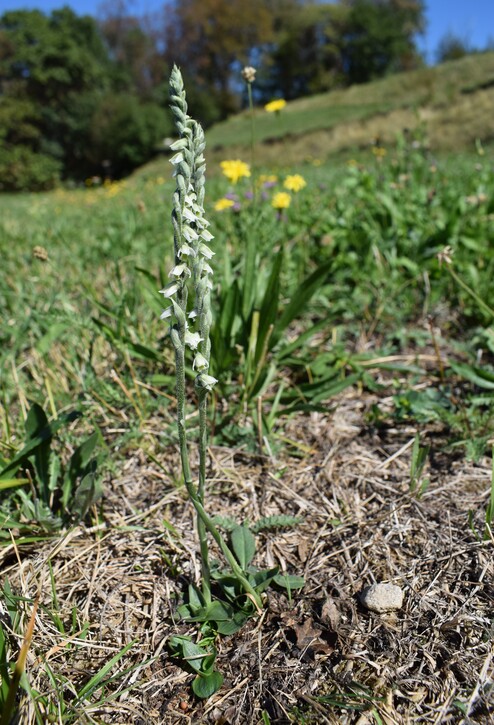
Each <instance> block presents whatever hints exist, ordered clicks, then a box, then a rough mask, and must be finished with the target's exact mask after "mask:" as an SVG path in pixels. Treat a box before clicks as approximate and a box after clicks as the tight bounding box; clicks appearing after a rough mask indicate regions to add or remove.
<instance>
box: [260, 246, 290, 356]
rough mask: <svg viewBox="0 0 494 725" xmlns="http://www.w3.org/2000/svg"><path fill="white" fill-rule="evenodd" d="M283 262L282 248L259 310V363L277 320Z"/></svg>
mask: <svg viewBox="0 0 494 725" xmlns="http://www.w3.org/2000/svg"><path fill="white" fill-rule="evenodd" d="M282 263H283V249H280V251H279V252H278V253H277V255H276V257H275V258H274V262H273V266H272V268H271V274H270V275H269V279H268V284H267V286H266V290H265V292H264V297H263V300H262V303H261V307H260V310H259V312H260V315H259V329H258V333H257V344H256V354H255V362H256V364H257V363H259V361H260V359H261V358H262V356H263V355H264V354H265V351H266V345H267V343H268V341H269V338H270V336H271V333H272V330H273V325H274V324H275V322H276V316H277V314H278V306H279V300H280V275H281V265H282Z"/></svg>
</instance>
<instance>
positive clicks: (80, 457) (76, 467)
mask: <svg viewBox="0 0 494 725" xmlns="http://www.w3.org/2000/svg"><path fill="white" fill-rule="evenodd" d="M101 440H102V439H101V433H100V432H99V430H96V431H94V433H93V434H92V435H90V436H89V438H87V439H86V440H85V441H84V442H83V443H81V445H80V446H79V447H78V448H76V450H75V451H74V452H73V454H72V456H71V458H70V464H69V477H70V479H71V481H72V482H73V483H74V482H75V481H76V480H77V479H78V478H79V477H80V476H82V475H84V473H86V472H87V471H86V469H87V466H88V464H89V463H90V461H91V456H92V455H93V451H94V449H95V448H96V446H97V444H98V443H100V442H101Z"/></svg>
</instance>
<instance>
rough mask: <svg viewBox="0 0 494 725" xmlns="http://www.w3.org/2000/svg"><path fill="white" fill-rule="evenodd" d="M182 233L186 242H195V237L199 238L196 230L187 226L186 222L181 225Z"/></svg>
mask: <svg viewBox="0 0 494 725" xmlns="http://www.w3.org/2000/svg"><path fill="white" fill-rule="evenodd" d="M182 234H183V236H184V237H185V239H186V240H187V241H188V242H195V241H196V239H199V235H198V233H197V232H196V230H195V229H192V227H189V225H188V224H184V225H183V227H182Z"/></svg>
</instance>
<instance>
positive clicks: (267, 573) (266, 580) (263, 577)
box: [249, 566, 279, 593]
mask: <svg viewBox="0 0 494 725" xmlns="http://www.w3.org/2000/svg"><path fill="white" fill-rule="evenodd" d="M278 572H279V568H278V567H277V566H275V567H273V568H272V569H265V570H263V571H254V572H250V571H249V581H250V583H251V584H252V585H253V587H254V588H255V590H256V591H257V592H259V593H260V592H263V591H264V590H265V589H267V588H268V586H269V585H270V584H271V582H272V581H273V580H274V578H275V576H276V575H277V574H278Z"/></svg>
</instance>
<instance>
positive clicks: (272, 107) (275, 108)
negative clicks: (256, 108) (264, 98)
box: [264, 98, 286, 113]
mask: <svg viewBox="0 0 494 725" xmlns="http://www.w3.org/2000/svg"><path fill="white" fill-rule="evenodd" d="M285 106H286V101H285V100H284V99H283V98H278V99H277V100H276V101H270V102H269V103H266V105H265V106H264V110H265V111H267V112H268V113H279V111H281V110H282V109H283V108H285Z"/></svg>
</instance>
